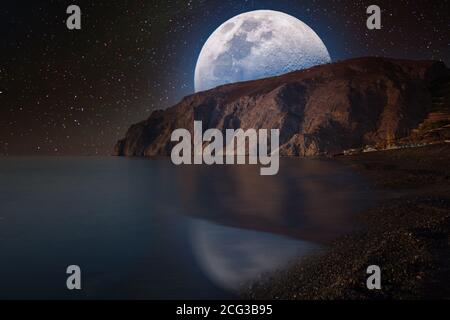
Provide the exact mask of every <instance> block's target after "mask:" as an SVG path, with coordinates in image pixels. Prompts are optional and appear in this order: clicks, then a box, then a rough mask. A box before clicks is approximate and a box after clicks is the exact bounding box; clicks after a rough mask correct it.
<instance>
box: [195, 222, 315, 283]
mask: <svg viewBox="0 0 450 320" xmlns="http://www.w3.org/2000/svg"><path fill="white" fill-rule="evenodd" d="M190 242H191V245H192V251H193V254H194V255H195V256H196V258H197V263H199V265H200V267H201V268H202V270H203V271H204V273H205V274H206V275H208V277H209V278H210V280H211V281H213V282H214V283H216V284H217V285H218V286H220V287H222V288H224V289H228V290H238V289H240V288H241V286H243V285H245V284H246V283H248V282H250V281H252V280H254V279H255V278H257V277H258V276H261V275H263V274H264V273H266V272H272V271H274V270H276V269H278V268H286V266H287V264H288V263H289V262H291V261H293V260H294V259H295V260H298V259H301V258H302V257H303V256H305V255H307V254H309V253H311V252H313V251H314V250H316V249H317V248H318V246H317V245H315V244H313V243H310V242H306V241H301V240H294V239H289V238H286V237H282V236H277V235H273V234H268V233H264V232H257V231H251V230H244V229H237V228H231V227H224V226H220V225H215V224H212V223H208V222H206V221H202V220H195V219H193V220H192V221H191V232H190Z"/></svg>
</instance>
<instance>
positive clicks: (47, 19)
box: [0, 0, 450, 156]
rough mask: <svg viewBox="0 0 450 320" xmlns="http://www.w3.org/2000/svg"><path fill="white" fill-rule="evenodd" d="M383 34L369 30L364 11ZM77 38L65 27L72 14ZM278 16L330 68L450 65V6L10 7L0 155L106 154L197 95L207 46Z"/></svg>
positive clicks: (399, 0) (382, 1)
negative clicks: (247, 24)
mask: <svg viewBox="0 0 450 320" xmlns="http://www.w3.org/2000/svg"><path fill="white" fill-rule="evenodd" d="M374 3H376V4H377V5H379V6H380V7H381V9H382V25H383V27H382V29H381V30H373V31H371V30H368V29H367V28H366V19H367V17H368V16H367V14H366V8H367V7H368V6H369V5H371V4H374ZM71 4H76V5H78V6H79V7H80V8H81V11H82V29H81V30H75V31H70V30H68V29H67V27H66V19H67V17H68V15H67V14H66V8H67V7H68V6H69V5H71ZM257 9H271V10H279V11H282V12H285V13H287V14H290V15H293V16H295V17H297V18H299V19H300V20H302V21H303V22H305V23H306V24H308V25H309V26H310V27H311V28H312V29H314V31H315V32H316V33H317V34H318V35H319V36H320V37H321V38H322V40H323V42H324V43H325V45H326V46H327V48H328V51H329V52H330V55H331V57H332V59H333V61H339V60H344V59H349V58H354V57H361V56H386V57H396V58H408V59H435V60H442V61H444V62H445V63H447V65H450V40H449V39H450V18H449V13H450V0H440V1H430V0H426V1H425V0H416V1H406V0H396V1H390V0H389V1H388V0H377V1H364V0H355V1H345V0H341V1H338V0H336V1H333V0H315V1H314V0H311V1H306V0H260V1H258V0H247V1H246V0H236V1H234V0H220V1H219V0H182V1H176V0H164V1H157V0H154V1H150V0H121V1H111V0H91V1H87V0H71V1H64V0H29V1H25V0H14V1H12V0H4V1H2V3H1V5H0V27H1V37H0V52H1V54H0V155H57V156H63V155H109V154H110V153H111V152H112V149H113V146H114V144H115V142H116V141H117V140H118V139H119V138H121V137H123V136H124V134H125V132H126V130H127V128H128V127H129V126H130V125H131V124H133V123H135V122H138V121H141V120H143V119H146V118H147V117H148V116H149V115H150V113H151V112H152V110H155V109H161V108H167V107H169V106H171V105H173V104H175V103H176V102H178V101H179V100H181V98H182V97H183V96H186V95H189V94H192V93H193V92H194V70H195V64H196V61H197V58H198V55H199V53H200V50H201V48H202V46H203V44H204V42H205V41H206V40H207V38H208V37H209V35H210V34H211V33H212V32H213V31H214V30H215V29H216V28H217V27H218V26H219V25H220V24H222V23H223V22H225V21H226V20H228V19H229V18H231V17H233V16H235V15H237V14H240V13H243V12H246V11H251V10H257Z"/></svg>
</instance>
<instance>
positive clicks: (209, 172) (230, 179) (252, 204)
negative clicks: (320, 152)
mask: <svg viewBox="0 0 450 320" xmlns="http://www.w3.org/2000/svg"><path fill="white" fill-rule="evenodd" d="M176 170H178V172H177V174H176V175H175V176H176V178H177V180H176V183H175V184H174V185H173V186H172V188H173V193H175V194H178V195H179V199H181V202H180V203H178V205H179V206H180V207H179V208H178V210H179V211H180V212H181V211H182V212H184V213H185V214H189V215H191V216H195V217H201V218H205V219H208V220H212V221H216V222H218V223H220V224H224V225H228V226H234V227H240V228H247V229H252V230H260V231H265V232H270V233H278V234H283V235H287V236H290V237H296V238H299V239H305V240H310V241H318V242H327V241H329V240H331V239H334V238H335V237H336V236H338V235H339V234H342V233H344V232H347V231H349V230H350V229H351V228H353V227H355V225H356V224H355V221H354V214H355V213H356V212H357V211H360V210H362V209H363V208H365V207H366V206H368V205H370V204H371V202H372V201H373V199H372V198H371V192H370V190H368V189H367V188H366V187H365V184H364V181H362V180H361V179H360V178H358V177H357V176H356V175H355V174H354V173H352V172H351V171H349V170H348V169H347V168H344V167H342V166H340V165H338V164H335V163H333V162H330V161H319V160H298V159H282V161H281V167H280V173H279V174H278V175H276V176H260V175H259V169H258V167H257V166H246V165H243V166H215V167H206V166H202V167H198V166H197V167H195V166H192V167H182V168H181V167H180V168H177V169H176Z"/></svg>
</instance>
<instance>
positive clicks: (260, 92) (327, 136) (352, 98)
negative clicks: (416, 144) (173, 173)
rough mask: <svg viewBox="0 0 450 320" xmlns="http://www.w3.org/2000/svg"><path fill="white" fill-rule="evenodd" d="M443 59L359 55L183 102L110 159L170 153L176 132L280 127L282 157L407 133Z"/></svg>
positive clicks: (135, 129)
mask: <svg viewBox="0 0 450 320" xmlns="http://www.w3.org/2000/svg"><path fill="white" fill-rule="evenodd" d="M449 74H450V70H449V69H447V68H446V66H445V65H444V64H443V63H441V62H436V61H407V60H393V59H384V58H360V59H354V60H348V61H344V62H339V63H334V64H329V65H322V66H317V67H314V68H311V69H308V70H303V71H297V72H293V73H289V74H285V75H282V76H279V77H273V78H267V79H262V80H256V81H249V82H242V83H235V84H229V85H224V86H220V87H217V88H215V89H212V90H209V91H205V92H200V93H197V94H194V95H191V96H188V97H186V98H184V99H183V100H182V101H181V102H180V103H178V104H177V105H175V106H173V107H171V108H168V109H167V110H164V111H162V110H159V111H155V112H153V113H152V115H151V116H150V118H148V119H147V120H145V121H143V122H140V123H138V124H135V125H133V126H131V128H130V129H129V130H128V132H127V134H126V137H125V138H124V139H123V140H120V141H119V142H118V143H117V145H116V147H115V151H114V154H115V155H120V156H155V155H170V152H171V149H172V147H173V145H174V144H173V143H172V142H171V141H170V136H171V134H172V132H173V131H174V130H175V129H178V128H186V129H188V130H189V131H191V132H193V122H194V120H201V121H202V122H203V130H207V129H209V128H218V129H221V130H225V129H237V128H242V129H244V130H246V129H250V128H253V129H280V147H281V155H291V156H292V155H293V156H315V155H333V154H336V153H340V152H342V151H343V150H346V149H351V148H360V147H362V146H364V145H385V144H388V143H389V142H390V141H392V140H395V139H399V138H403V137H406V136H409V135H410V133H411V131H412V130H413V129H415V128H416V127H417V126H418V125H419V124H420V123H421V122H422V121H423V120H424V119H425V118H426V116H427V115H428V113H429V112H430V109H431V106H432V92H431V89H430V88H431V84H432V83H435V82H436V81H439V79H441V78H442V79H443V78H445V77H448V75H449Z"/></svg>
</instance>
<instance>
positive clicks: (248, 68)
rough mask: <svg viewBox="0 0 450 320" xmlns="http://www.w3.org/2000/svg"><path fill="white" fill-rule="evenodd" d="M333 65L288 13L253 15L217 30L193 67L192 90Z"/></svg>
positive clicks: (322, 47)
mask: <svg viewBox="0 0 450 320" xmlns="http://www.w3.org/2000/svg"><path fill="white" fill-rule="evenodd" d="M330 61H331V59H330V55H329V53H328V50H327V48H326V47H325V45H324V43H323V42H322V40H321V39H320V38H319V36H318V35H317V34H316V33H315V32H314V31H313V30H312V29H311V28H310V27H308V26H307V25H306V24H305V23H303V22H302V21H300V20H298V19H297V18H295V17H293V16H290V15H288V14H285V13H282V12H278V11H272V10H256V11H251V12H246V13H243V14H240V15H237V16H235V17H233V18H231V19H230V20H228V21H226V22H225V23H223V24H222V25H221V26H220V27H219V28H217V29H216V30H215V31H214V32H213V34H212V35H211V36H210V37H209V38H208V40H207V41H206V43H205V44H204V46H203V48H202V50H201V52H200V56H199V57H198V61H197V65H196V67H195V91H197V92H198V91H204V90H208V89H211V88H214V87H217V86H219V85H222V84H226V83H233V82H239V81H247V80H255V79H261V78H266V77H271V76H277V75H280V74H283V73H287V72H291V71H295V70H301V69H306V68H309V67H312V66H315V65H318V64H324V63H329V62H330Z"/></svg>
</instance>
